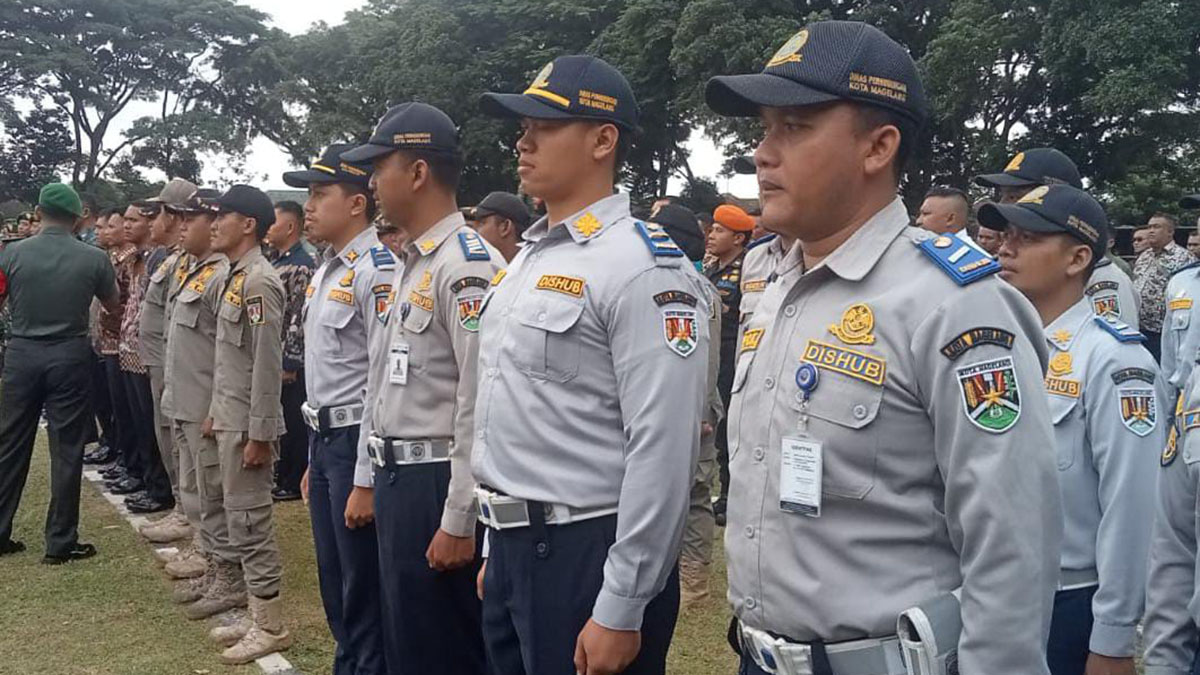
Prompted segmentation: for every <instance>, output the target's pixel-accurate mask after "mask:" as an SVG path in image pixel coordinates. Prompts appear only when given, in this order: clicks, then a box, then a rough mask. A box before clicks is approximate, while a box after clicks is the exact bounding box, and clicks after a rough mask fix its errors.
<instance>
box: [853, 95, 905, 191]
mask: <svg viewBox="0 0 1200 675" xmlns="http://www.w3.org/2000/svg"><path fill="white" fill-rule="evenodd" d="M855 107H856V108H857V109H858V120H859V125H860V126H859V128H860V129H861V130H863V131H870V130H873V129H878V128H879V127H884V126H893V127H896V128H897V129H899V130H900V147H899V148H897V149H896V158H895V161H894V162H893V164H892V168H893V169H894V170H895V175H896V182H897V183H899V182H900V177H901V176H903V175H904V169H905V167H907V166H908V160H909V158H910V157H911V156H912V151H913V144H914V142H915V139H916V135H917V131H918V129H917V125H916V124H915V123H914V122H913V121H912V120H910V119H908V118H907V117H905V116H904V115H901V114H900V113H898V112H896V111H894V110H890V109H888V108H883V107H880V106H877V105H868V104H865V103H858V104H855Z"/></svg>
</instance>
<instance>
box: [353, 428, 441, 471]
mask: <svg viewBox="0 0 1200 675" xmlns="http://www.w3.org/2000/svg"><path fill="white" fill-rule="evenodd" d="M389 450H390V452H389ZM367 454H368V455H370V457H371V463H373V464H374V465H375V466H378V467H380V468H383V467H386V466H387V465H388V462H389V461H391V462H392V463H393V464H433V463H435V462H448V461H450V439H448V438H422V439H417V440H405V439H400V438H380V437H379V436H376V435H375V434H371V437H370V438H368V439H367ZM389 455H390V456H389Z"/></svg>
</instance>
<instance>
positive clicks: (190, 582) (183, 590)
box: [171, 560, 217, 605]
mask: <svg viewBox="0 0 1200 675" xmlns="http://www.w3.org/2000/svg"><path fill="white" fill-rule="evenodd" d="M216 578H217V565H216V563H214V562H213V561H211V560H209V561H208V567H207V568H206V569H205V570H204V574H202V575H201V576H198V577H195V578H193V579H184V580H182V581H180V582H178V583H176V584H175V590H174V591H172V592H171V602H173V603H175V604H177V605H186V604H188V603H192V602H195V601H197V600H199V599H200V598H201V597H203V595H204V591H206V590H208V586H209V584H211V583H212V582H213V579H216Z"/></svg>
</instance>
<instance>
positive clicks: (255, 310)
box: [246, 295, 267, 326]
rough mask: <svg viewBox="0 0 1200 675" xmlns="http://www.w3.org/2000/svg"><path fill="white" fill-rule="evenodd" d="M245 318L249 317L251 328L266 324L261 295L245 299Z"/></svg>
mask: <svg viewBox="0 0 1200 675" xmlns="http://www.w3.org/2000/svg"><path fill="white" fill-rule="evenodd" d="M246 316H247V317H249V319H250V325H251V326H261V325H263V324H265V323H266V322H267V317H266V314H265V313H264V312H263V299H262V296H261V295H255V296H252V297H249V298H246Z"/></svg>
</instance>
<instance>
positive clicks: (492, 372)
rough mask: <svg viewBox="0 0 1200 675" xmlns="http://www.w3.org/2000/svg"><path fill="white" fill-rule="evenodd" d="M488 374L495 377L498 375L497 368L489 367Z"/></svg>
mask: <svg viewBox="0 0 1200 675" xmlns="http://www.w3.org/2000/svg"><path fill="white" fill-rule="evenodd" d="M487 374H488V377H495V376H496V369H495V368H488V369H487Z"/></svg>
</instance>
